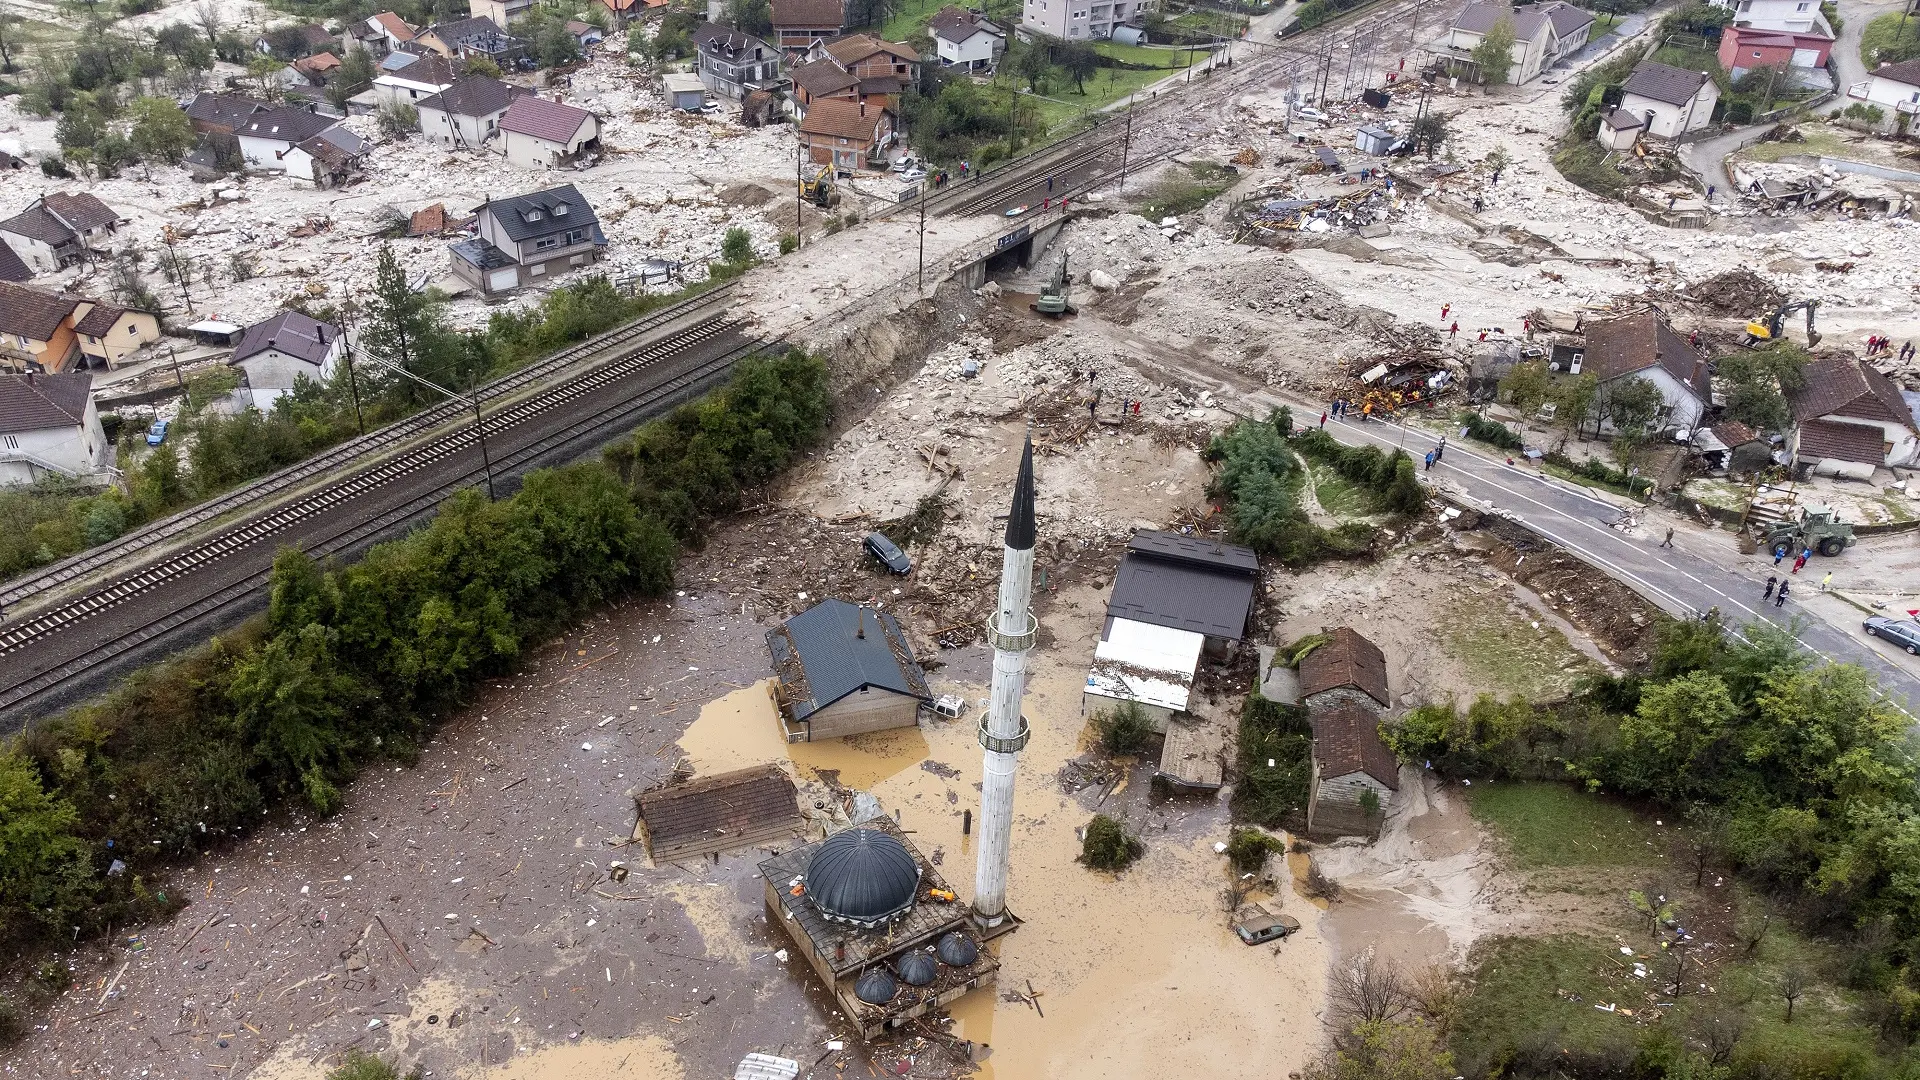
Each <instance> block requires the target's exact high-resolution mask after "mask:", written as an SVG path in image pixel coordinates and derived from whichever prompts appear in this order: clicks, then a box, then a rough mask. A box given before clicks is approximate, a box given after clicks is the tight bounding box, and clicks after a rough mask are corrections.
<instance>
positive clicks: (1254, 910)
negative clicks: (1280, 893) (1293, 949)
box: [1233, 904, 1300, 945]
mask: <svg viewBox="0 0 1920 1080" xmlns="http://www.w3.org/2000/svg"><path fill="white" fill-rule="evenodd" d="M1298 929H1300V920H1299V919H1296V918H1294V917H1293V916H1291V915H1287V914H1284V913H1283V914H1280V915H1275V914H1274V913H1272V912H1270V911H1268V910H1267V909H1266V908H1263V907H1261V906H1260V905H1259V904H1248V905H1247V906H1246V907H1244V908H1241V909H1240V911H1239V913H1238V914H1237V915H1235V916H1234V920H1233V932H1234V933H1235V934H1237V935H1238V936H1239V938H1240V940H1241V941H1244V942H1246V943H1247V944H1249V945H1262V944H1265V943H1266V942H1269V941H1272V940H1274V939H1276V938H1284V937H1286V936H1287V935H1288V934H1291V933H1293V932H1294V931H1296V930H1298Z"/></svg>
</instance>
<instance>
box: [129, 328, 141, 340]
mask: <svg viewBox="0 0 1920 1080" xmlns="http://www.w3.org/2000/svg"><path fill="white" fill-rule="evenodd" d="M127 336H128V337H139V336H140V328H139V327H137V326H129V327H127Z"/></svg>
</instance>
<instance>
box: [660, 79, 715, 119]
mask: <svg viewBox="0 0 1920 1080" xmlns="http://www.w3.org/2000/svg"><path fill="white" fill-rule="evenodd" d="M660 88H661V90H662V92H664V93H665V94H666V97H667V108H669V109H679V110H680V111H681V112H699V111H700V110H701V109H704V108H706V107H707V85H706V84H705V83H703V82H701V81H700V76H698V75H689V74H687V73H686V72H684V71H672V72H668V73H667V74H665V75H663V76H661V77H660Z"/></svg>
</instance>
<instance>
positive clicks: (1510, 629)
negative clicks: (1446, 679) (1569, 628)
mask: <svg viewBox="0 0 1920 1080" xmlns="http://www.w3.org/2000/svg"><path fill="white" fill-rule="evenodd" d="M1536 621H1539V620H1537V619H1536V618H1535V616H1534V615H1533V614H1531V613H1528V612H1525V611H1524V610H1523V611H1514V610H1512V609H1511V608H1509V607H1508V606H1507V599H1506V597H1505V595H1504V594H1495V595H1492V596H1471V595H1463V596H1462V597H1460V599H1459V600H1458V602H1457V603H1456V604H1455V606H1454V608H1453V609H1452V620H1451V625H1450V626H1449V627H1448V631H1447V633H1446V634H1445V635H1444V636H1443V637H1442V639H1441V641H1440V647H1441V649H1442V650H1443V651H1445V652H1446V654H1447V655H1448V656H1451V657H1453V658H1454V659H1455V660H1458V661H1459V662H1460V664H1461V666H1463V667H1465V668H1466V670H1467V675H1468V676H1469V677H1470V678H1471V679H1472V680H1473V685H1475V686H1477V687H1480V688H1482V689H1484V690H1486V691H1488V692H1490V693H1495V694H1499V695H1503V696H1510V697H1522V698H1526V699H1527V700H1528V701H1552V700H1554V699H1556V698H1560V697H1563V696H1565V695H1566V694H1567V693H1568V692H1570V691H1571V690H1572V689H1573V685H1574V683H1575V682H1576V681H1578V679H1579V678H1580V676H1581V675H1584V674H1586V673H1587V672H1589V671H1591V670H1593V664H1592V661H1590V660H1588V659H1587V658H1586V657H1584V656H1581V655H1580V654H1579V653H1578V652H1576V651H1575V650H1574V648H1573V646H1572V645H1570V644H1568V642H1567V639H1566V635H1564V634H1562V633H1561V632H1560V631H1559V630H1558V629H1557V628H1555V627H1554V626H1553V625H1551V624H1549V623H1546V622H1544V621H1542V622H1540V626H1539V628H1538V629H1535V628H1534V627H1533V625H1531V624H1532V623H1534V622H1536Z"/></svg>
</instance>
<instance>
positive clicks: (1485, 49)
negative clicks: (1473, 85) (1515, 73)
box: [1473, 14, 1514, 85]
mask: <svg viewBox="0 0 1920 1080" xmlns="http://www.w3.org/2000/svg"><path fill="white" fill-rule="evenodd" d="M1513 45H1514V28H1513V16H1512V15H1507V14H1502V15H1501V16H1500V17H1499V18H1497V19H1495V20H1493V25H1492V26H1491V27H1488V28H1487V32H1486V33H1485V34H1484V35H1482V36H1481V38H1480V44H1478V45H1475V46H1474V47H1473V62H1474V64H1475V65H1477V66H1478V67H1479V68H1480V81H1481V82H1483V83H1493V84H1496V85H1498V84H1500V83H1504V82H1506V81H1507V73H1508V72H1509V71H1511V70H1513Z"/></svg>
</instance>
